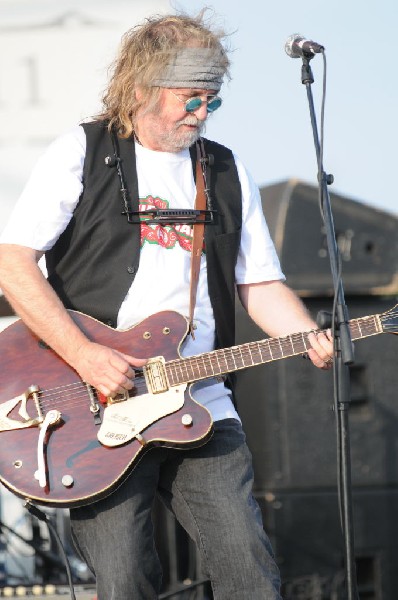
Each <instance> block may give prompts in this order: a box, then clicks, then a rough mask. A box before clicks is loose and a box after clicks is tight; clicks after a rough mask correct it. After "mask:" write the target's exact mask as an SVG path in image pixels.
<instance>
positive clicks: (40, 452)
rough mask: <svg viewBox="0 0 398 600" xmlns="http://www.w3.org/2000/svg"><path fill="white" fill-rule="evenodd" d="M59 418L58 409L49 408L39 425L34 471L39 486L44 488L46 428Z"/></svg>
mask: <svg viewBox="0 0 398 600" xmlns="http://www.w3.org/2000/svg"><path fill="white" fill-rule="evenodd" d="M60 420H61V413H60V412H59V410H50V411H49V412H48V413H47V414H46V417H45V419H44V421H43V423H42V424H41V427H40V433H39V439H38V442H37V471H36V473H35V478H36V479H37V480H38V482H39V486H40V487H41V488H45V487H46V485H47V475H46V461H45V458H44V440H45V437H46V434H47V431H48V429H49V428H50V427H52V426H53V425H56V424H57V423H59V422H60Z"/></svg>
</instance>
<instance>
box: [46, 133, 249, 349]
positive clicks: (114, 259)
mask: <svg viewBox="0 0 398 600" xmlns="http://www.w3.org/2000/svg"><path fill="white" fill-rule="evenodd" d="M83 128H84V130H85V133H86V138H87V149H86V157H85V162H84V170H83V184H84V188H83V193H82V195H81V197H80V199H79V202H78V205H77V207H76V210H75V212H74V214H73V217H72V219H71V221H70V223H69V225H68V226H67V228H66V230H65V231H64V232H63V234H62V235H61V236H60V238H59V239H58V241H57V242H56V243H55V245H54V247H53V248H52V249H51V250H50V251H48V252H47V253H46V262H47V270H48V279H49V282H50V284H51V285H52V286H53V288H54V289H55V291H56V292H57V294H58V295H59V297H60V298H61V300H62V301H63V303H64V305H65V306H66V307H67V308H72V309H75V310H79V311H81V312H84V313H86V314H89V315H91V316H93V317H95V318H96V319H98V320H100V321H103V322H104V323H107V324H108V325H111V326H116V320H117V314H118V311H119V308H120V306H121V303H122V302H123V299H124V297H125V295H126V294H127V291H128V289H129V288H130V285H131V283H132V281H133V279H134V276H135V274H136V272H137V270H138V267H139V253H140V227H139V225H134V224H129V223H128V222H127V218H126V216H125V215H122V214H121V213H122V210H123V206H122V198H121V193H120V180H119V177H118V174H117V170H116V168H112V167H109V166H107V164H106V162H105V159H106V157H108V156H113V153H114V149H113V146H112V142H111V137H110V135H109V133H108V131H107V129H106V124H104V123H101V122H92V123H87V124H84V125H83ZM204 143H205V149H206V153H207V154H212V155H213V156H214V165H213V166H212V167H211V168H210V169H209V171H210V177H209V187H210V194H211V198H212V203H213V208H214V209H215V210H216V211H217V215H216V218H215V222H214V224H211V225H206V227H205V244H206V258H207V264H208V268H207V272H208V287H209V295H210V299H211V303H212V307H213V311H214V317H215V322H216V337H217V346H218V347H220V348H221V347H226V346H231V345H233V344H234V342H235V327H234V322H235V264H236V259H237V255H238V251H239V244H240V234H241V227H242V199H241V187H240V182H239V178H238V173H237V169H236V165H235V162H234V159H233V155H232V152H231V151H230V150H228V149H227V148H225V147H224V146H221V145H220V144H217V143H215V142H211V141H209V140H204ZM118 144H119V153H120V154H119V155H120V158H121V160H122V164H123V171H124V175H125V179H126V184H127V186H126V187H127V189H128V195H129V199H130V205H131V209H132V210H138V183H137V174H136V168H135V152H134V140H133V139H132V138H129V139H121V138H119V139H118ZM194 154H195V150H194V149H193V150H192V152H191V156H192V160H193V161H194V160H195V156H194ZM171 208H172V207H171Z"/></svg>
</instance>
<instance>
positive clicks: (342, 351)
mask: <svg viewBox="0 0 398 600" xmlns="http://www.w3.org/2000/svg"><path fill="white" fill-rule="evenodd" d="M313 56H314V54H313V53H312V52H308V53H304V56H303V57H302V60H303V65H302V70H301V83H302V84H303V85H305V86H306V90H307V97H308V103H309V109H310V117H311V125H312V131H313V137H314V144H315V151H316V157H317V163H318V185H319V197H320V209H321V216H322V218H323V221H324V225H325V229H326V238H327V247H328V251H329V257H330V266H331V272H332V278H333V287H334V292H335V307H334V313H333V316H332V319H333V326H332V331H333V334H334V340H333V341H334V349H335V360H334V365H333V370H334V394H335V409H336V411H337V425H336V426H337V439H338V446H339V450H340V453H339V456H340V457H341V458H340V461H341V463H339V467H340V468H339V469H338V472H339V477H338V480H339V481H338V484H339V486H341V490H342V505H341V512H342V514H341V518H342V526H343V535H344V553H345V571H346V585H347V598H348V600H357V599H358V591H357V583H356V569H355V553H354V532H353V511H352V493H351V466H350V437H349V421H348V411H349V406H350V375H349V370H348V365H350V364H352V363H353V362H354V355H353V346H352V342H351V335H350V329H349V325H348V310H347V306H346V304H345V300H344V290H343V285H342V281H341V277H340V269H339V256H338V248H337V243H336V235H335V231H334V224H333V215H332V210H331V206H330V197H329V191H328V187H327V186H328V185H330V184H332V183H333V176H332V175H327V174H326V173H325V171H324V168H323V164H322V151H321V147H320V143H319V138H318V131H317V124H316V116H315V109H314V101H313V96H312V90H311V84H312V83H314V77H313V74H312V71H311V67H310V60H311V59H312V58H313Z"/></svg>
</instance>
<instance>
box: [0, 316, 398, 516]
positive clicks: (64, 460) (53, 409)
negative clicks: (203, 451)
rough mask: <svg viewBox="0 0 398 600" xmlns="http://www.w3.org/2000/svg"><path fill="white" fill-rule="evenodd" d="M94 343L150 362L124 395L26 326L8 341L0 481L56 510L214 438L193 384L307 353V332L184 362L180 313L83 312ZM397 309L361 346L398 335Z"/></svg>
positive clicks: (373, 325)
mask: <svg viewBox="0 0 398 600" xmlns="http://www.w3.org/2000/svg"><path fill="white" fill-rule="evenodd" d="M70 314H71V316H72V318H73V319H74V320H75V322H76V323H77V324H78V326H79V327H80V328H81V329H82V331H83V332H84V333H85V334H86V335H87V336H88V337H89V338H90V339H91V340H93V341H95V342H97V343H100V344H104V345H106V346H110V347H112V348H115V349H116V350H119V351H120V352H124V353H128V354H132V355H133V356H136V357H137V358H146V359H148V362H147V364H146V365H145V367H144V368H143V369H142V371H138V372H137V374H136V379H135V389H134V390H133V391H132V392H131V393H130V394H126V396H119V397H116V398H114V399H110V398H103V397H101V396H100V394H99V393H97V391H96V390H95V389H93V388H92V387H91V386H89V385H88V384H86V383H84V382H83V381H82V380H81V379H80V378H79V376H78V375H77V373H76V372H75V371H74V370H73V369H72V368H71V367H70V366H69V365H67V364H66V363H65V362H64V361H63V360H62V359H61V358H60V357H59V356H58V355H57V354H56V353H55V352H53V351H52V350H51V349H50V348H49V347H48V346H47V345H46V344H45V343H43V342H42V341H41V340H40V339H38V338H37V337H36V336H35V335H33V334H32V333H31V332H30V331H29V329H27V327H26V326H25V325H24V324H23V322H22V321H20V320H19V321H16V322H15V323H13V324H12V325H10V326H9V327H7V328H6V329H5V330H4V331H3V332H2V333H1V334H0V364H1V370H2V371H1V376H0V481H1V482H2V483H3V484H4V485H5V486H6V487H7V488H8V489H10V490H11V491H12V492H14V493H15V494H17V495H18V496H20V497H22V498H26V499H29V500H31V501H33V502H36V503H38V504H44V505H48V506H60V507H73V506H80V505H83V504H89V503H91V502H94V501H96V500H99V499H100V498H102V497H105V496H106V495H108V494H110V493H111V492H112V491H113V490H114V489H115V488H116V487H117V486H118V485H120V483H121V482H122V481H123V480H124V479H125V478H126V477H127V476H128V475H129V474H130V472H131V471H132V469H133V467H134V466H135V464H136V463H137V461H138V460H139V459H140V458H141V456H142V455H143V453H144V452H145V451H146V450H147V449H149V448H151V447H153V446H156V445H162V446H168V447H177V448H190V447H195V446H200V445H201V444H204V443H205V442H206V441H207V440H208V439H209V438H210V437H211V434H212V419H211V416H210V414H209V412H208V411H207V410H206V409H205V408H204V407H202V406H201V405H200V404H198V403H197V402H195V401H194V400H193V399H192V397H191V395H190V393H189V388H190V384H192V383H194V382H196V381H200V380H203V379H208V378H212V377H217V376H222V375H225V374H227V373H230V372H232V371H237V370H240V369H244V368H247V367H252V366H256V365H260V364H263V363H266V362H271V361H274V360H278V359H281V358H286V357H289V356H294V355H296V354H301V353H303V352H305V351H306V350H308V348H309V347H310V345H309V342H308V340H307V334H308V332H303V333H296V334H292V335H288V336H286V337H281V338H267V339H264V340H261V341H258V342H250V343H246V344H242V345H239V346H233V347H232V348H225V349H221V350H215V351H213V352H208V353H204V354H199V355H196V356H192V357H188V358H181V357H180V355H179V349H180V346H181V344H182V341H183V340H184V338H185V337H186V335H187V331H188V323H187V320H186V319H185V317H183V316H181V315H180V314H179V313H176V312H173V311H165V312H160V313H158V314H156V315H153V316H151V317H148V318H147V319H145V320H144V321H142V322H141V323H139V324H138V325H136V326H135V327H133V328H131V329H128V330H125V331H117V330H114V329H111V328H110V327H107V326H106V325H103V324H102V323H100V322H99V321H96V320H95V319H92V318H91V317H88V316H86V315H83V314H81V313H78V312H75V311H70ZM397 323H398V305H396V306H395V307H394V308H393V309H391V310H390V311H387V312H385V313H382V314H379V315H372V316H368V317H363V318H360V319H354V320H352V321H350V324H349V325H350V331H351V335H352V339H353V340H358V339H361V338H365V337H369V336H372V335H377V334H379V333H383V332H391V333H397V332H398V325H397Z"/></svg>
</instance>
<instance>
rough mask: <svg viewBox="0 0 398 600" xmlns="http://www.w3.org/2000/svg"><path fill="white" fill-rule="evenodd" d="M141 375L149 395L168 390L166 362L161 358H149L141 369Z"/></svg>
mask: <svg viewBox="0 0 398 600" xmlns="http://www.w3.org/2000/svg"><path fill="white" fill-rule="evenodd" d="M143 373H144V377H145V381H146V384H147V388H148V391H149V392H150V393H151V394H161V393H162V392H167V390H168V389H169V388H170V384H169V381H168V379H167V374H166V362H165V360H164V358H163V356H155V357H154V358H150V359H149V360H148V362H147V363H146V365H144V367H143Z"/></svg>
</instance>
